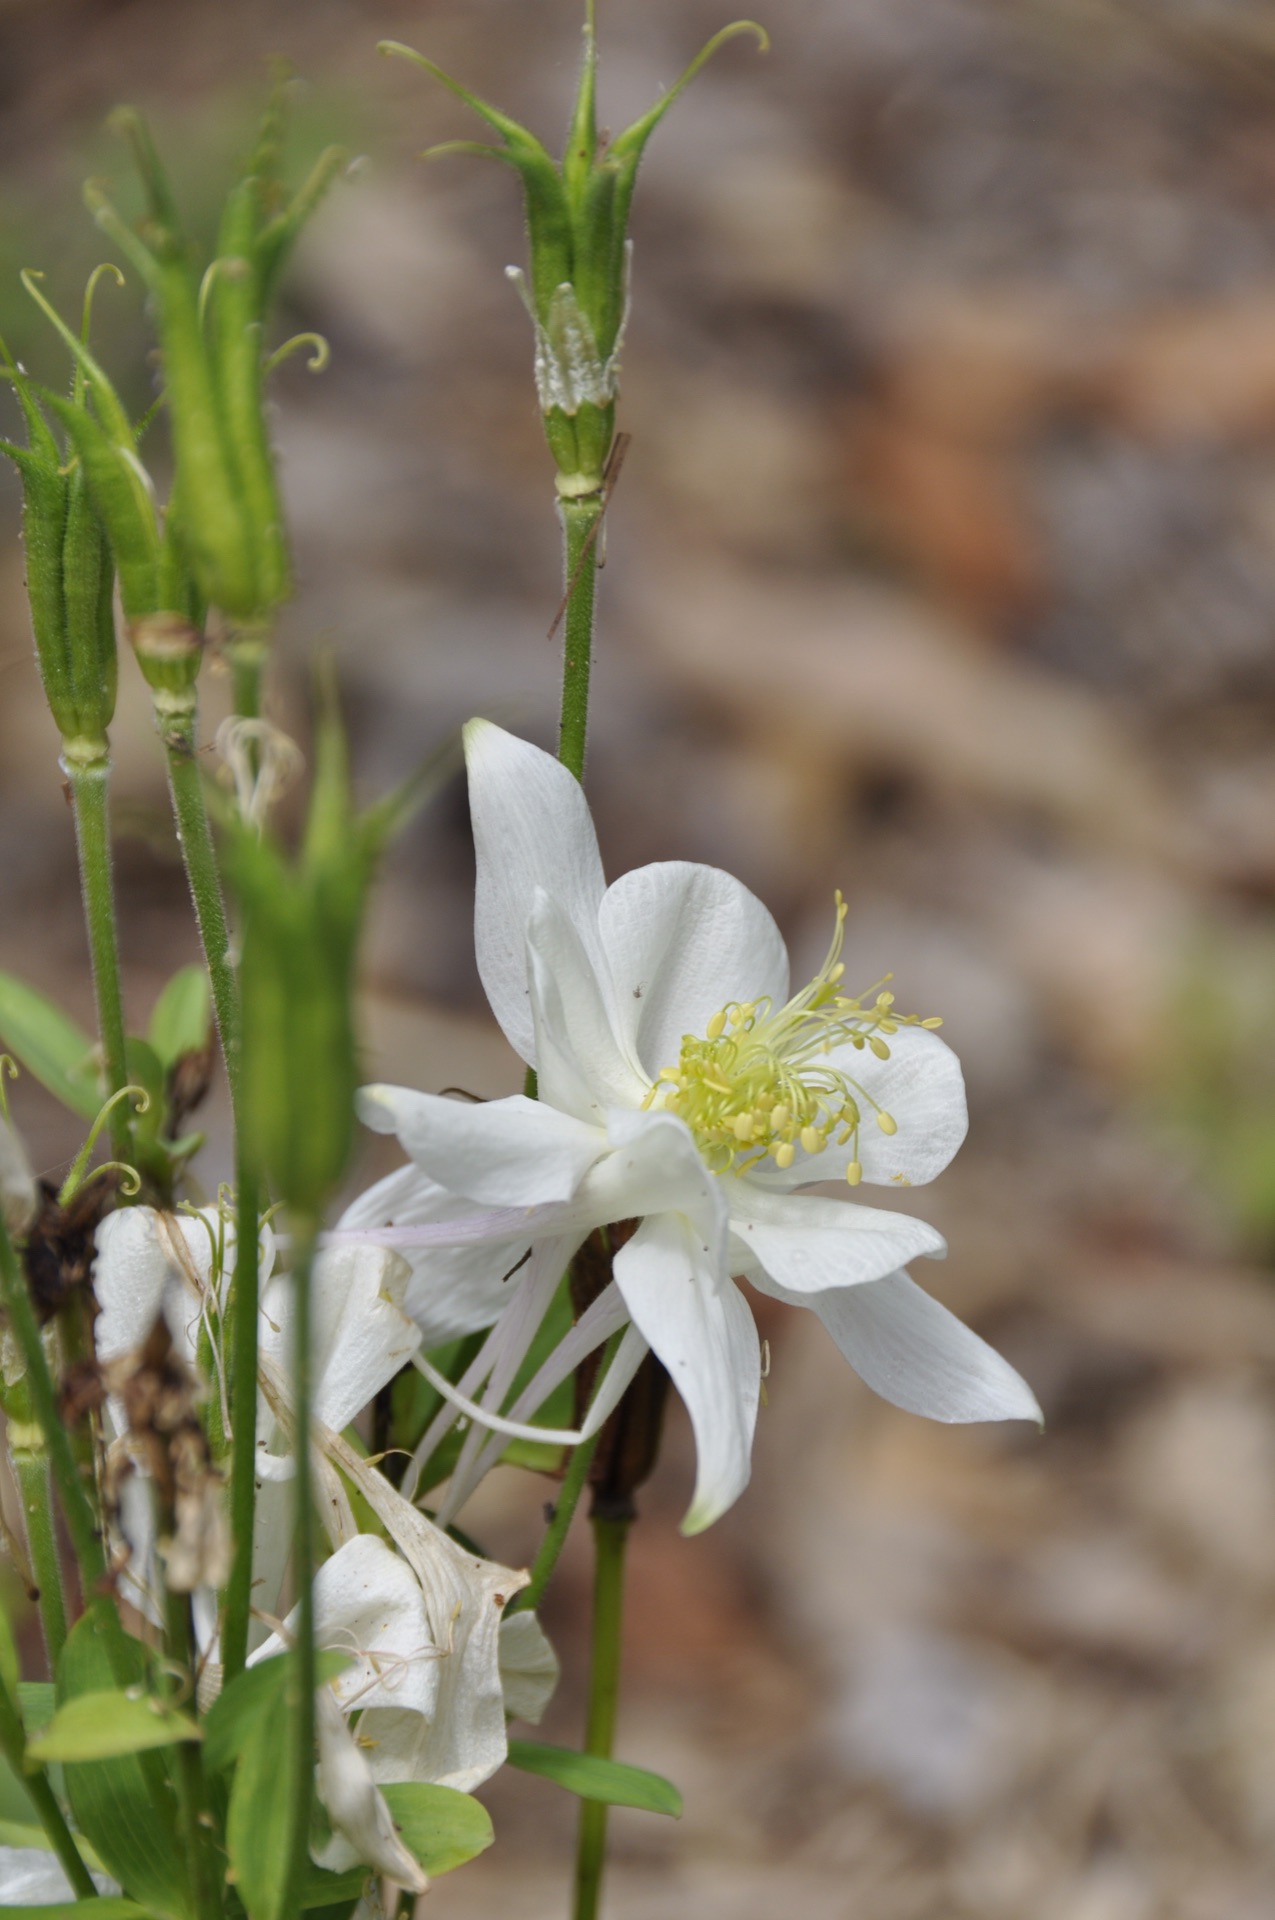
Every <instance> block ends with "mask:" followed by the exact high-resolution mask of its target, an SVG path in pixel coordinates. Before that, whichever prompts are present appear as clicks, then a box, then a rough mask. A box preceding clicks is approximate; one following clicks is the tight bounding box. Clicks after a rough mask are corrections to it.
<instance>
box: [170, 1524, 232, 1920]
mask: <svg viewBox="0 0 1275 1920" xmlns="http://www.w3.org/2000/svg"><path fill="white" fill-rule="evenodd" d="M169 1519H170V1522H171V1516H169ZM164 1626H165V1630H166V1634H167V1642H168V1644H167V1646H166V1648H165V1654H166V1660H167V1664H168V1666H169V1667H170V1669H174V1670H175V1671H174V1679H175V1681H176V1682H177V1692H176V1694H175V1696H174V1697H175V1699H177V1698H179V1697H180V1696H181V1695H182V1694H185V1695H187V1696H188V1697H189V1699H190V1701H191V1702H192V1704H193V1703H194V1701H195V1698H196V1693H195V1671H194V1661H193V1646H194V1638H193V1635H192V1633H191V1623H190V1595H189V1594H186V1593H173V1592H171V1591H169V1590H166V1591H165V1594H164ZM173 1785H174V1786H175V1787H176V1789H177V1812H178V1819H179V1821H180V1828H181V1839H182V1853H183V1856H184V1859H185V1865H186V1875H187V1883H188V1885H189V1887H190V1893H191V1908H192V1912H193V1913H194V1915H195V1916H196V1920H222V1915H223V1913H224V1907H223V1904H222V1899H221V1892H220V1884H219V1882H220V1876H219V1875H218V1873H217V1871H216V1868H215V1865H214V1862H213V1855H212V1847H211V1844H210V1840H209V1834H210V1830H211V1822H210V1818H209V1813H208V1788H207V1782H206V1781H205V1779H204V1765H203V1756H202V1754H201V1753H200V1749H199V1744H198V1742H197V1741H194V1740H180V1741H178V1742H177V1744H176V1745H175V1746H174V1748H173Z"/></svg>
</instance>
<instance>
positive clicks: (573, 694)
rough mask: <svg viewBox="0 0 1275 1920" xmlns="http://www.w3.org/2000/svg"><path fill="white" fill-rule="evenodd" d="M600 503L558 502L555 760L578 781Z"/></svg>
mask: <svg viewBox="0 0 1275 1920" xmlns="http://www.w3.org/2000/svg"><path fill="white" fill-rule="evenodd" d="M605 504H606V503H605V500H604V497H603V495H602V494H601V493H590V494H585V495H584V497H583V498H582V499H579V500H563V501H562V502H561V507H560V511H561V514H562V540H563V565H564V572H565V575H566V587H567V610H566V621H565V625H564V634H565V638H564V643H563V650H562V719H561V724H560V727H559V731H558V758H559V760H561V762H562V764H563V766H564V767H569V768H570V769H571V771H572V773H574V775H575V777H576V779H577V780H583V779H584V754H585V743H586V739H587V736H588V730H589V674H590V670H591V668H592V666H593V605H594V589H595V586H596V582H597V572H598V523H599V521H600V520H601V518H602V514H603V511H604V508H605Z"/></svg>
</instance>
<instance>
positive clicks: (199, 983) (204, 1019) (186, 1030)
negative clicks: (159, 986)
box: [146, 967, 212, 1068]
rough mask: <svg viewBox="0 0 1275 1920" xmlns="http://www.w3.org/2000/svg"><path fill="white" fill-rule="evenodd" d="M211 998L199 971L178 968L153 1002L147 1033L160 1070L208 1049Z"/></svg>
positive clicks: (190, 968) (203, 973) (206, 982)
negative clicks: (184, 1055)
mask: <svg viewBox="0 0 1275 1920" xmlns="http://www.w3.org/2000/svg"><path fill="white" fill-rule="evenodd" d="M211 1022H212V995H211V992H210V990H209V986H208V975H207V974H206V973H205V971H204V969H203V968H202V967H180V968H179V969H178V970H177V972H176V973H175V974H174V975H173V977H172V979H171V980H170V981H169V982H168V984H167V985H166V986H165V988H164V990H163V992H162V993H161V994H160V996H159V999H158V1000H157V1001H156V1002H155V1011H154V1013H152V1015H151V1023H150V1028H149V1031H148V1032H147V1035H146V1037H147V1039H148V1040H149V1041H150V1043H151V1045H152V1047H153V1048H154V1049H155V1052H156V1053H157V1054H158V1055H159V1058H160V1062H161V1064H162V1065H163V1066H164V1067H166V1068H167V1067H171V1066H172V1065H173V1064H174V1063H175V1062H176V1061H178V1060H180V1059H181V1057H182V1055H183V1054H184V1053H198V1052H199V1050H200V1049H201V1048H202V1047H206V1046H207V1045H208V1029H209V1027H210V1025H211Z"/></svg>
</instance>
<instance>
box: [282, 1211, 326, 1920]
mask: <svg viewBox="0 0 1275 1920" xmlns="http://www.w3.org/2000/svg"><path fill="white" fill-rule="evenodd" d="M292 1233H293V1243H294V1246H295V1249H296V1251H295V1256H294V1259H293V1266H292V1272H293V1281H292V1284H293V1287H294V1288H295V1299H294V1302H293V1322H292V1325H293V1354H292V1406H293V1422H294V1440H293V1445H294V1447H295V1450H296V1463H297V1471H296V1477H295V1480H294V1482H293V1485H294V1487H295V1489H296V1518H295V1523H294V1525H295V1531H294V1535H293V1538H294V1546H293V1580H294V1583H295V1586H296V1592H297V1642H296V1646H295V1648H294V1650H293V1654H292V1659H293V1663H294V1673H295V1680H294V1685H293V1687H292V1688H291V1689H290V1692H291V1693H292V1701H291V1705H292V1717H291V1728H292V1738H293V1740H294V1742H295V1753H294V1757H293V1792H294V1799H293V1804H292V1818H291V1821H290V1828H291V1831H290V1834H289V1836H288V1841H287V1847H288V1854H289V1858H290V1860H291V1872H290V1876H289V1899H288V1900H286V1901H285V1902H284V1903H283V1908H282V1911H283V1912H284V1913H286V1914H292V1913H295V1912H297V1911H298V1910H299V1908H300V1895H301V1888H302V1886H303V1884H304V1880H305V1875H306V1871H307V1867H308V1863H309V1858H310V1815H311V1810H312V1805H313V1800H314V1689H315V1658H314V1502H313V1497H312V1494H311V1486H310V1481H311V1474H310V1389H311V1381H310V1374H311V1353H310V1276H311V1269H312V1267H313V1265H314V1250H315V1243H316V1241H317V1240H318V1233H319V1223H318V1221H317V1220H315V1219H313V1218H307V1217H306V1216H304V1215H300V1216H297V1215H294V1216H293V1218H292Z"/></svg>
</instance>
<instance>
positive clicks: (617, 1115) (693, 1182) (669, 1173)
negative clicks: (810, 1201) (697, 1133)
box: [572, 1108, 726, 1262]
mask: <svg viewBox="0 0 1275 1920" xmlns="http://www.w3.org/2000/svg"><path fill="white" fill-rule="evenodd" d="M607 1141H608V1144H609V1145H610V1147H611V1149H612V1151H611V1152H610V1153H608V1154H607V1155H606V1156H605V1157H604V1158H603V1159H601V1160H599V1161H598V1163H597V1165H596V1166H595V1167H593V1168H591V1170H590V1172H589V1173H588V1175H587V1177H586V1178H585V1179H584V1180H583V1181H582V1182H581V1183H580V1190H579V1192H578V1193H577V1195H576V1198H575V1200H574V1202H573V1203H572V1218H573V1219H574V1220H575V1221H576V1223H577V1224H578V1225H580V1226H582V1227H584V1230H585V1231H586V1232H587V1231H589V1230H590V1229H591V1228H592V1227H594V1226H605V1225H607V1224H608V1223H609V1222H610V1221H612V1220H633V1219H636V1218H638V1217H640V1216H641V1215H644V1214H648V1213H666V1212H668V1211H670V1210H676V1211H677V1212H679V1213H685V1214H688V1215H690V1216H691V1217H692V1218H693V1219H694V1220H695V1222H696V1224H697V1226H698V1227H699V1228H700V1231H701V1233H702V1235H703V1237H704V1238H705V1239H706V1240H709V1241H710V1242H712V1243H713V1245H714V1247H715V1249H716V1252H717V1253H719V1254H720V1256H721V1258H722V1260H723V1262H724V1260H725V1252H726V1241H725V1233H726V1201H725V1198H724V1196H723V1192H722V1188H723V1186H724V1184H725V1183H724V1182H723V1181H721V1180H719V1179H717V1177H716V1176H715V1175H714V1174H712V1173H710V1172H709V1170H708V1168H707V1166H706V1165H705V1164H704V1160H703V1157H702V1155H701V1154H700V1151H699V1148H698V1147H697V1146H696V1145H695V1140H694V1137H693V1135H692V1134H691V1130H690V1128H689V1127H688V1126H687V1125H686V1123H685V1121H683V1120H679V1119H678V1117H677V1115H676V1114H673V1113H661V1112H658V1111H656V1112H649V1113H642V1112H634V1111H631V1110H628V1109H625V1108H619V1109H616V1110H613V1111H612V1112H611V1113H609V1114H608V1115H607ZM586 1221H587V1222H588V1223H589V1225H588V1226H585V1224H584V1223H585V1222H586Z"/></svg>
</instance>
